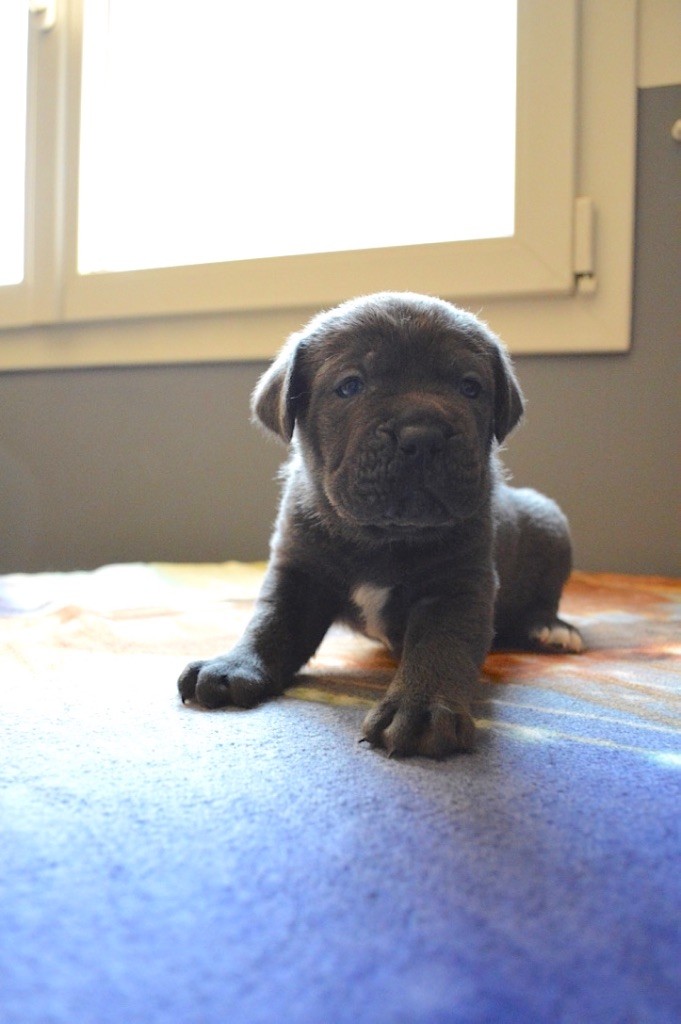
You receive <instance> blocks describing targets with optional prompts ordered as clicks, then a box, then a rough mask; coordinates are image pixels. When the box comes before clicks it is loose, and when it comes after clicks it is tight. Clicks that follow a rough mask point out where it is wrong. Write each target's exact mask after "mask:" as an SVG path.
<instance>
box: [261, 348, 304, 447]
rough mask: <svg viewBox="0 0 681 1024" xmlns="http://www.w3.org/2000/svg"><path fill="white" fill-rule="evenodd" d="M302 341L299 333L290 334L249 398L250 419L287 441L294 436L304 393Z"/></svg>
mask: <svg viewBox="0 0 681 1024" xmlns="http://www.w3.org/2000/svg"><path fill="white" fill-rule="evenodd" d="M301 341H302V336H301V335H299V334H292V335H291V337H290V338H289V339H288V341H287V342H286V344H285V345H284V347H283V348H282V350H281V352H280V353H279V355H278V356H277V357H276V359H275V360H274V362H273V363H272V365H271V366H270V367H269V369H267V370H266V371H265V373H264V374H263V375H262V377H261V378H260V380H259V381H258V383H257V384H256V387H255V391H254V392H253V395H252V397H251V412H252V414H253V418H254V419H256V420H258V421H259V422H260V423H261V424H262V425H263V426H264V427H267V429H268V430H271V431H272V433H273V434H277V435H278V436H279V437H280V438H282V440H283V441H286V443H287V444H288V442H289V441H290V440H291V438H292V437H293V428H294V426H295V422H296V415H297V411H298V408H299V403H300V401H301V400H302V398H303V396H304V392H305V388H304V384H303V382H302V374H301V372H300V350H301V347H302V346H301V344H300V343H301Z"/></svg>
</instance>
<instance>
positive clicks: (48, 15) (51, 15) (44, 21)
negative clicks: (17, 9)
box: [28, 0, 57, 32]
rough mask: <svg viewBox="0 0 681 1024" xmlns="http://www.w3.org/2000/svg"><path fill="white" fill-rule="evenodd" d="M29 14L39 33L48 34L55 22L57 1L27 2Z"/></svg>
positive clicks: (38, 0) (34, 0) (33, 0)
mask: <svg viewBox="0 0 681 1024" xmlns="http://www.w3.org/2000/svg"><path fill="white" fill-rule="evenodd" d="M28 11H29V14H32V15H34V17H35V18H36V21H37V25H38V28H39V30H40V31H41V32H49V31H50V29H52V28H54V23H55V21H56V20H57V0H28Z"/></svg>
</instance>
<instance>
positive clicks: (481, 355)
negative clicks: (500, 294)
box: [308, 304, 494, 375]
mask: <svg viewBox="0 0 681 1024" xmlns="http://www.w3.org/2000/svg"><path fill="white" fill-rule="evenodd" d="M442 306H443V308H440V307H434V308H425V309H424V308H412V307H409V306H408V305H403V306H399V305H396V306H395V307H393V308H375V307H373V308H372V307H368V308H366V309H359V310H353V311H352V315H347V314H346V315H343V314H342V313H336V314H335V315H334V314H331V315H329V316H328V317H326V318H324V319H321V318H320V320H319V321H318V322H317V325H316V329H315V330H314V331H313V332H311V334H310V336H309V349H308V352H309V359H310V361H311V363H312V365H313V367H314V369H315V370H316V371H319V372H324V374H325V375H326V373H327V372H328V373H334V372H336V371H341V370H343V369H346V368H353V367H354V368H355V369H357V370H359V369H367V370H371V371H372V372H378V373H383V372H400V373H403V374H404V373H409V374H410V375H411V374H415V375H421V374H422V373H427V374H429V375H433V374H434V373H435V374H440V373H442V374H446V373H448V372H451V371H452V370H460V369H461V368H462V366H464V365H465V366H466V368H471V369H476V370H478V371H479V372H484V370H485V368H486V367H487V366H488V365H489V362H490V354H491V350H492V348H493V346H494V341H493V340H492V338H491V336H490V335H489V332H488V331H487V329H486V328H485V326H484V325H483V324H482V323H481V322H480V321H479V320H477V318H476V317H474V316H473V315H472V314H469V313H466V312H465V311H463V310H458V309H456V308H455V307H449V306H445V304H442Z"/></svg>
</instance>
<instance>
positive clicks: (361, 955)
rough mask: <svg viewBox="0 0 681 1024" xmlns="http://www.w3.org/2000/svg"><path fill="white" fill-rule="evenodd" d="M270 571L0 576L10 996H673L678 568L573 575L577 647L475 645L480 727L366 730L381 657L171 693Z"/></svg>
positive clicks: (476, 1016)
mask: <svg viewBox="0 0 681 1024" xmlns="http://www.w3.org/2000/svg"><path fill="white" fill-rule="evenodd" d="M261 574H262V566H259V565H239V564H235V563H228V564H225V565H209V566H184V565H125V566H109V567H105V568H103V569H100V570H98V571H96V572H89V573H68V574H40V575H34V576H5V577H0V708H1V716H0V771H1V774H0V843H1V844H2V851H3V864H4V871H3V878H2V881H1V882H0V890H1V892H0V1019H1V1020H2V1021H3V1024H11V1022H17V1024H19V1022H21V1024H29V1022H34V1021H35V1022H38V1021H40V1022H47V1021H54V1022H58V1024H62V1022H63V1024H67V1022H68V1024H74V1022H79V1021H88V1022H90V1021H92V1022H103V1024H104V1022H108V1021H112V1022H113V1021H116V1022H120V1021H144V1022H145V1024H146V1022H155V1021H173V1022H185V1021H186V1022H190V1021H192V1022H193V1021H196V1022H199V1021H201V1022H204V1021H205V1022H213V1021H216V1022H217V1021H223V1020H230V1021H234V1022H235V1024H251V1022H263V1024H265V1022H270V1021H272V1022H274V1021H286V1022H287V1024H288V1022H291V1024H295V1022H309V1024H313V1022H314V1024H318V1022H319V1021H322V1020H324V1021H329V1022H331V1024H333V1022H344V1021H353V1022H355V1024H356V1022H358V1021H367V1022H369V1021H371V1022H377V1024H381V1022H384V1021H385V1022H391V1024H392V1022H412V1021H413V1022H428V1024H430V1022H432V1024H436V1022H437V1024H444V1022H449V1021H452V1022H459V1021H461V1022H469V1021H470V1022H480V1024H484V1022H495V1024H496V1022H505V1021H508V1022H511V1021H513V1022H525V1021H527V1022H533V1024H534V1022H543V1021H546V1022H549V1021H550V1022H551V1024H557V1022H562V1021H565V1022H572V1021H574V1022H575V1024H576V1022H580V1024H582V1022H584V1021H593V1022H599V1024H601V1022H613V1024H615V1022H622V1024H625V1022H632V1024H634V1022H640V1024H649V1022H650V1024H658V1022H659V1024H671V1022H673V1021H676V1020H679V1019H681V997H680V994H679V992H680V988H679V986H680V985H681V974H680V972H679V964H680V963H681V942H680V938H679V921H680V920H681V904H680V900H679V894H680V878H681V863H680V862H679V854H680V853H681V835H680V832H681V829H680V816H679V811H680V804H679V796H680V795H681V786H680V780H681V742H680V737H681V731H680V730H681V713H680V712H681V708H680V705H681V695H680V692H679V672H680V661H679V653H680V651H681V643H680V639H681V632H680V619H681V615H680V607H681V605H680V600H679V599H680V596H681V586H680V585H679V584H678V583H677V582H674V581H672V580H664V579H659V578H643V577H622V576H608V575H589V574H583V573H576V574H575V575H574V577H573V579H572V580H571V583H570V586H569V589H568V592H567V594H566V596H565V601H564V605H563V609H562V610H563V613H564V614H565V615H566V616H567V617H569V618H571V619H572V620H573V621H575V623H576V624H577V625H579V627H580V628H581V630H582V631H583V633H584V636H585V639H586V642H587V645H588V652H587V653H586V654H584V655H581V656H576V657H575V656H573V657H569V656H568V657H550V656H542V655H530V654H521V653H500V654H494V655H491V656H490V657H489V658H488V659H487V662H486V663H485V668H484V677H483V679H482V680H481V685H480V687H479V693H478V697H477V700H476V705H475V715H476V719H477V721H478V723H479V726H480V742H479V749H478V750H477V752H476V753H475V754H473V755H461V756H459V757H455V758H452V759H449V760H448V761H444V762H428V761H424V760H420V759H414V760H409V761H394V760H389V759H387V758H386V757H385V756H384V755H383V754H382V753H380V752H375V751H371V750H369V749H368V748H367V747H366V746H364V745H358V744H357V742H356V740H357V736H358V730H359V724H360V722H361V719H362V716H363V714H364V712H365V708H366V706H367V705H368V704H369V703H371V702H372V701H373V700H374V699H375V698H376V696H377V695H379V694H380V693H381V692H382V690H383V689H384V688H385V685H386V683H387V681H388V679H389V678H390V673H391V670H392V663H391V660H390V658H389V656H388V655H387V654H386V653H385V652H384V651H383V650H382V648H380V647H379V646H377V645H376V644H374V643H372V642H370V641H367V640H364V639H362V638H360V637H357V636H354V635H352V634H350V633H349V632H347V631H345V630H342V629H334V630H332V631H331V633H330V634H329V636H328V637H327V639H326V641H325V642H324V644H323V646H322V648H321V649H320V651H319V652H318V654H317V656H316V657H315V658H314V659H313V661H312V662H311V663H310V664H309V666H307V667H306V668H305V669H304V670H303V671H302V672H301V673H300V675H299V677H298V680H297V685H296V686H295V687H294V688H293V689H292V690H291V691H289V694H288V695H287V696H285V697H284V698H281V699H280V700H277V701H273V702H271V703H269V704H267V705H264V706H263V707H261V708H257V709H254V710H252V711H245V712H244V711H235V710H234V709H225V710H222V711H219V712H205V711H202V710H200V709H197V708H192V707H183V706H182V705H181V703H180V702H179V700H178V698H177V696H176V691H175V679H176V676H177V674H178V673H179V671H180V669H181V668H182V666H183V665H184V663H185V661H186V660H188V659H189V658H194V657H207V656H210V655H212V654H216V653H218V652H220V651H222V650H224V649H226V648H227V647H228V646H229V645H230V643H231V642H232V641H233V640H234V639H235V638H236V637H237V636H238V635H239V633H240V632H241V630H242V629H243V626H244V625H245V623H246V621H247V619H248V617H249V614H250V610H251V607H252V601H253V598H254V596H255V594H256V593H257V589H258V585H259V581H260V578H261Z"/></svg>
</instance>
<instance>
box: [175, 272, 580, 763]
mask: <svg viewBox="0 0 681 1024" xmlns="http://www.w3.org/2000/svg"><path fill="white" fill-rule="evenodd" d="M522 411H523V399H522V395H521V393H520V389H519V387H518V383H517V381H516V378H515V376H514V373H513V369H512V367H511V363H510V360H509V358H508V356H507V354H506V352H505V350H504V348H503V347H502V345H501V343H500V342H499V340H498V338H496V337H495V335H494V334H492V333H491V332H490V330H489V329H488V328H487V327H486V326H485V325H484V324H483V323H481V322H480V321H479V320H478V319H477V318H476V317H475V316H473V315H472V314H471V313H467V312H465V311H464V310H462V309H458V308H457V307H456V306H453V305H451V304H450V303H448V302H444V301H442V300H440V299H433V298H429V297H427V296H424V295H415V294H412V293H408V292H407V293H392V292H384V293H379V294H376V295H369V296H366V297H364V298H360V299H355V300H352V301H350V302H346V303H344V304H343V305H341V306H339V307H338V308H336V309H333V310H331V311H330V312H327V313H321V314H320V315H318V316H316V317H315V318H314V319H313V320H312V321H311V322H310V323H309V324H308V326H307V327H306V328H304V330H302V331H301V332H300V333H298V334H294V335H292V337H291V338H289V340H288V342H287V344H286V345H285V346H284V348H283V350H282V351H281V353H280V354H279V356H278V357H277V359H276V360H275V362H274V363H273V364H272V366H271V367H270V368H269V369H268V370H267V372H266V373H265V374H264V376H263V377H262V379H261V380H260V382H259V383H258V385H257V387H256V390H255V393H254V395H253V412H254V416H255V417H256V419H257V420H259V421H260V422H261V423H262V424H264V426H265V427H267V428H268V429H269V430H270V431H272V432H273V433H275V434H277V435H278V436H279V437H281V438H282V439H283V440H284V441H286V442H292V452H291V458H290V460H289V463H288V467H287V470H286V486H285V489H284V494H283V497H282V502H281V507H280V510H279V516H278V520H277V525H276V529H275V531H274V535H273V538H272V545H271V557H270V562H269V567H268V571H267V575H266V578H265V581H264V584H263V587H262V591H261V593H260V597H259V599H258V602H257V605H256V608H255V613H254V615H253V618H252V620H251V622H250V624H249V625H248V627H247V629H246V631H245V634H244V636H243V637H242V639H241V640H240V641H239V643H238V644H237V645H236V647H235V648H234V649H233V650H232V651H231V652H230V653H228V654H225V655H223V656H221V657H218V658H213V659H211V660H209V661H197V662H192V663H191V664H190V665H188V666H187V668H186V669H185V670H184V672H183V673H182V675H181V677H180V679H179V683H178V686H179V690H180V694H181V696H182V699H183V701H186V700H195V701H196V702H197V703H199V704H201V705H203V706H204V707H209V708H215V707H220V706H222V705H225V704H235V705H239V706H240V707H250V706H252V705H254V704H257V703H258V702H259V701H262V700H263V699H264V698H266V697H271V696H273V695H275V694H279V693H281V692H282V691H283V690H284V689H285V688H286V687H287V686H290V685H291V683H292V682H293V677H294V674H295V673H296V672H297V670H298V669H299V668H300V667H301V666H302V665H304V664H305V662H306V661H307V660H308V659H309V658H310V657H311V656H312V654H314V652H315V651H316V649H317V647H318V645H319V644H320V642H321V640H322V638H323V637H324V634H325V633H326V631H327V629H328V628H329V626H330V625H331V623H332V622H334V621H335V620H342V621H344V622H346V623H349V624H350V625H351V626H353V627H355V628H356V629H358V630H360V631H362V632H364V633H366V634H368V635H369V636H372V637H375V638H378V639H380V640H382V641H383V642H384V643H385V644H387V646H388V647H389V648H390V650H391V651H392V652H393V653H394V655H395V657H396V658H397V660H398V667H397V671H396V673H395V676H394V678H393V680H392V683H391V684H390V687H389V689H388V690H387V692H386V695H385V697H384V698H383V699H382V700H381V701H380V702H379V703H378V705H377V706H376V707H375V708H374V709H373V710H372V711H370V713H369V714H368V716H367V718H366V720H365V722H364V725H363V734H364V738H365V739H366V740H368V741H369V743H371V744H372V745H373V746H377V747H383V748H385V749H386V750H387V751H388V752H389V753H390V754H397V755H407V754H421V755H426V756H428V757H442V756H444V755H446V754H449V753H451V752H452V751H456V750H468V749H470V748H471V747H472V745H473V741H474V734H475V725H474V722H473V719H472V717H471V713H470V703H471V697H472V693H473V690H474V687H475V684H476V681H477V680H478V677H479V673H480V668H481V665H482V662H483V660H484V658H485V655H486V654H487V652H488V651H489V649H490V646H491V645H492V642H493V640H494V641H495V642H496V643H498V644H510V645H513V646H516V647H517V646H521V647H529V648H533V649H543V650H547V651H560V652H576V651H579V650H581V648H582V640H581V637H580V635H579V633H578V631H577V630H576V629H575V628H574V627H572V626H570V625H568V624H567V623H565V622H562V621H561V620H560V619H559V618H558V617H557V611H558V603H559V600H560V596H561V591H562V588H563V585H564V583H565V581H566V579H567V577H568V574H569V572H570V565H571V549H570V538H569V533H568V527H567V522H566V520H565V517H564V516H563V514H562V512H561V511H560V509H559V508H558V507H557V506H556V505H555V504H554V502H552V501H551V500H549V499H548V498H545V497H544V496H543V495H541V494H538V493H537V492H536V491H532V490H528V489H522V490H521V489H516V488H512V487H509V486H507V485H506V483H504V479H503V475H502V472H501V470H500V468H499V464H498V461H497V457H496V454H495V453H496V449H497V446H498V444H499V442H501V441H502V440H503V439H504V438H505V437H506V435H507V434H508V433H509V431H510V430H512V428H513V427H514V426H515V425H516V423H517V422H518V420H519V419H520V416H521V414H522Z"/></svg>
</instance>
